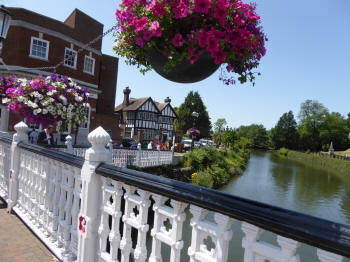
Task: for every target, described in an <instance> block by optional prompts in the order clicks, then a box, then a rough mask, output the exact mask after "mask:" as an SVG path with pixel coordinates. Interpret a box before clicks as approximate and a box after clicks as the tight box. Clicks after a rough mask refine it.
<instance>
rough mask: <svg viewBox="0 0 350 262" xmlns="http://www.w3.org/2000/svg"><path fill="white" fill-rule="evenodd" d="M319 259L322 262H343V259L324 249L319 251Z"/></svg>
mask: <svg viewBox="0 0 350 262" xmlns="http://www.w3.org/2000/svg"><path fill="white" fill-rule="evenodd" d="M317 257H318V259H319V260H320V261H321V262H342V261H343V257H342V256H340V255H337V254H334V253H331V252H328V251H325V250H322V249H317Z"/></svg>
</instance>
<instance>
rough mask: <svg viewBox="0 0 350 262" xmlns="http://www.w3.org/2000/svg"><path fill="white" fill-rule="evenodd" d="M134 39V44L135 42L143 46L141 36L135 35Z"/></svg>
mask: <svg viewBox="0 0 350 262" xmlns="http://www.w3.org/2000/svg"><path fill="white" fill-rule="evenodd" d="M135 40H136V44H137V45H138V46H141V47H143V40H142V37H140V36H136V37H135Z"/></svg>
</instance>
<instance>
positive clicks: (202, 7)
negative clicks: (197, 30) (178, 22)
mask: <svg viewBox="0 0 350 262" xmlns="http://www.w3.org/2000/svg"><path fill="white" fill-rule="evenodd" d="M210 5H211V0H194V9H193V10H194V11H195V12H197V13H204V14H206V13H208V11H209V8H210Z"/></svg>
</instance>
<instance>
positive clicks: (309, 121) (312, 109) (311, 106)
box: [298, 100, 328, 151]
mask: <svg viewBox="0 0 350 262" xmlns="http://www.w3.org/2000/svg"><path fill="white" fill-rule="evenodd" d="M327 113H328V109H327V108H326V107H325V106H324V105H323V104H321V103H319V102H318V101H316V100H306V101H305V102H303V103H301V105H300V112H299V115H298V117H299V121H300V123H299V129H298V133H299V137H300V142H301V143H300V145H301V148H303V149H311V150H314V151H316V150H320V149H321V146H322V145H321V139H320V128H321V126H322V125H323V123H324V121H325V119H326V115H327Z"/></svg>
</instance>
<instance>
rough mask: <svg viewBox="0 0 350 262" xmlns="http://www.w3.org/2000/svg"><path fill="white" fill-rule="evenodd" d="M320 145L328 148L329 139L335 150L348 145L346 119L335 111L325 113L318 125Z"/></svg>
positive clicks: (342, 148)
mask: <svg viewBox="0 0 350 262" xmlns="http://www.w3.org/2000/svg"><path fill="white" fill-rule="evenodd" d="M320 140H321V145H323V146H325V147H326V149H328V147H329V144H330V143H331V141H332V142H333V145H334V147H335V149H336V150H344V149H346V148H347V146H348V128H347V120H346V119H345V118H344V117H343V116H342V115H341V114H340V113H337V112H332V113H330V114H329V113H327V115H326V117H325V119H324V122H323V124H322V126H321V127H320Z"/></svg>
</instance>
